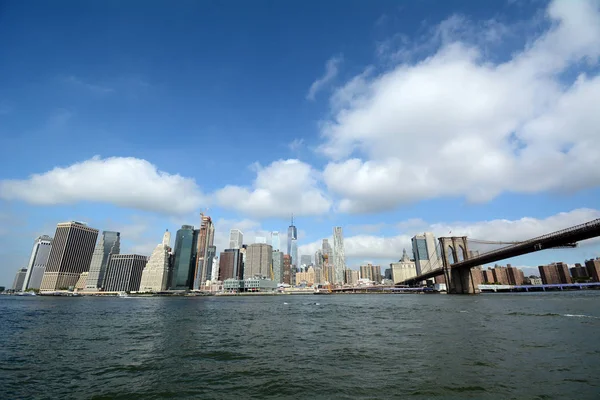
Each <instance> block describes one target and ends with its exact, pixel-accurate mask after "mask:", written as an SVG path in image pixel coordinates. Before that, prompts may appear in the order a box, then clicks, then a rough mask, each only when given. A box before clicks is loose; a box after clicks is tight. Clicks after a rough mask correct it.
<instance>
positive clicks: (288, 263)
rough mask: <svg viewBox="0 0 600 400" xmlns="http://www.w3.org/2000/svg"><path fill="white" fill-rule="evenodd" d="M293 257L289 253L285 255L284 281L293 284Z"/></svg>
mask: <svg viewBox="0 0 600 400" xmlns="http://www.w3.org/2000/svg"><path fill="white" fill-rule="evenodd" d="M291 268H292V257H290V255H289V254H284V255H283V283H285V284H287V285H291V284H292V271H291Z"/></svg>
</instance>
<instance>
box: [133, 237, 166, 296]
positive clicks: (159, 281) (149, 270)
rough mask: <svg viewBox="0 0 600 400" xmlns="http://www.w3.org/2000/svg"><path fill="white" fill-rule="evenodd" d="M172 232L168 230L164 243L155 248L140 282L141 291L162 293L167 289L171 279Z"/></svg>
mask: <svg viewBox="0 0 600 400" xmlns="http://www.w3.org/2000/svg"><path fill="white" fill-rule="evenodd" d="M170 251H171V232H169V230H168V229H167V230H166V231H165V233H164V235H163V240H162V243H160V244H159V245H158V246H156V247H155V248H154V251H153V252H152V255H151V256H150V259H149V260H148V262H147V263H146V267H145V268H144V271H143V272H142V279H141V280H140V291H149V292H161V291H163V290H166V289H167V287H168V286H167V285H168V279H169V257H170V256H169V252H170Z"/></svg>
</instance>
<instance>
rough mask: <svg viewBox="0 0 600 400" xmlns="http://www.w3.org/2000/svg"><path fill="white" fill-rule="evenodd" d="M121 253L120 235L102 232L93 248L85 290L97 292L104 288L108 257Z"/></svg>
mask: <svg viewBox="0 0 600 400" xmlns="http://www.w3.org/2000/svg"><path fill="white" fill-rule="evenodd" d="M120 252H121V234H120V233H119V232H112V231H104V232H102V236H100V240H99V241H98V243H97V244H96V247H95V248H94V254H93V255H92V261H91V263H90V269H89V273H88V277H87V281H86V283H85V290H99V289H102V288H103V287H104V285H103V284H104V274H105V273H106V267H107V266H108V263H109V262H110V256H111V255H113V254H119V253H120Z"/></svg>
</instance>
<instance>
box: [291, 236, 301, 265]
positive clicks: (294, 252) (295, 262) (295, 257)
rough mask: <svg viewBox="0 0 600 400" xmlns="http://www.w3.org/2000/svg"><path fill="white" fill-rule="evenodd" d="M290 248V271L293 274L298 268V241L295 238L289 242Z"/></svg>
mask: <svg viewBox="0 0 600 400" xmlns="http://www.w3.org/2000/svg"><path fill="white" fill-rule="evenodd" d="M290 244H291V246H290V248H291V252H292V253H291V254H290V256H292V270H293V272H295V270H296V269H298V267H299V264H300V263H299V260H298V241H297V240H296V239H295V238H292V240H291V242H290Z"/></svg>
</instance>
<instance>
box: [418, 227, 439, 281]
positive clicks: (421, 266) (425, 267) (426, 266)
mask: <svg viewBox="0 0 600 400" xmlns="http://www.w3.org/2000/svg"><path fill="white" fill-rule="evenodd" d="M411 241H412V250H413V256H414V259H415V266H416V268H417V275H422V274H426V273H427V272H430V271H432V270H434V269H437V268H441V267H443V263H442V260H441V258H440V256H439V254H438V251H437V246H436V241H435V236H433V233H431V232H425V233H424V234H422V235H415V236H414V237H413V238H412V239H411Z"/></svg>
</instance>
